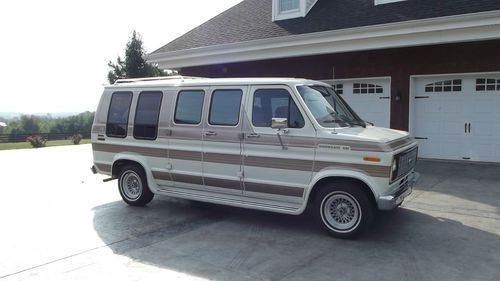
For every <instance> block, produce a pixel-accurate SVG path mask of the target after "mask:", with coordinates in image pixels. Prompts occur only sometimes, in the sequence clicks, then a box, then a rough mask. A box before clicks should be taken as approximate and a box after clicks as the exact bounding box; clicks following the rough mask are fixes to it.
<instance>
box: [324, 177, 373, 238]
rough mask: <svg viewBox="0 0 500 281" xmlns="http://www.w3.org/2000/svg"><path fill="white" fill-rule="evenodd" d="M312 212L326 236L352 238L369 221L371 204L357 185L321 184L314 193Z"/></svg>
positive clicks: (366, 225)
mask: <svg viewBox="0 0 500 281" xmlns="http://www.w3.org/2000/svg"><path fill="white" fill-rule="evenodd" d="M314 213H315V217H316V220H317V221H318V223H319V224H320V225H321V227H322V228H323V229H324V230H326V231H327V232H328V233H329V234H330V235H332V236H335V237H339V238H353V237H355V236H356V235H358V234H360V233H361V232H362V231H363V230H364V229H365V228H366V227H368V226H369V225H370V224H371V223H372V221H373V217H374V207H373V204H372V202H371V201H370V198H369V197H368V195H367V194H366V193H365V192H364V191H363V190H362V189H361V188H360V187H358V186H351V185H350V184H346V183H339V184H338V185H337V184H335V185H333V186H325V187H324V188H323V189H322V190H320V191H319V192H318V193H317V196H316V198H315V204H314Z"/></svg>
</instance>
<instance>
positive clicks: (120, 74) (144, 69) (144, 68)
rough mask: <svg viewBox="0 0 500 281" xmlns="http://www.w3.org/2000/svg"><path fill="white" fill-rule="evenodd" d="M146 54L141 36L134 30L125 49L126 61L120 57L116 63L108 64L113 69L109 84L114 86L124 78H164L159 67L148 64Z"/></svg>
mask: <svg viewBox="0 0 500 281" xmlns="http://www.w3.org/2000/svg"><path fill="white" fill-rule="evenodd" d="M145 54H146V52H145V51H144V47H143V45H142V38H141V35H140V34H139V33H137V32H136V31H135V30H134V31H133V32H132V37H130V40H129V41H128V43H127V46H126V49H125V60H122V59H121V58H120V57H118V58H117V60H116V63H114V62H112V61H109V62H108V66H109V68H111V70H110V71H109V72H108V81H109V83H111V84H113V83H115V81H116V80H117V79H124V78H141V77H151V76H162V75H163V72H162V71H161V70H160V69H159V68H158V67H157V66H155V65H152V64H150V63H148V62H146V60H145V59H144V55H145Z"/></svg>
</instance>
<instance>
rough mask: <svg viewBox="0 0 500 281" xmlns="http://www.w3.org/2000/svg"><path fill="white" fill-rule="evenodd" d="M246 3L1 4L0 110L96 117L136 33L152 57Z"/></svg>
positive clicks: (116, 0) (19, 0)
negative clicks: (113, 64) (111, 64)
mask: <svg viewBox="0 0 500 281" xmlns="http://www.w3.org/2000/svg"><path fill="white" fill-rule="evenodd" d="M239 2H241V0H210V1H207V0H178V1H174V0H141V1H137V0H134V1H132V0H104V1H95V0H94V1H67V0H65V1H64V0H44V1H40V0H16V1H0V36H1V38H2V39H1V41H0V112H21V113H49V112H82V111H86V110H89V111H95V109H96V107H97V103H98V101H99V97H100V95H101V93H102V89H103V85H104V83H106V82H107V79H106V76H107V72H108V70H109V69H108V66H107V62H108V61H109V60H113V61H115V60H116V58H117V57H118V56H119V55H120V56H121V57H122V58H123V56H124V51H125V45H126V43H127V41H128V39H129V37H130V35H131V33H132V30H136V31H138V32H139V33H140V34H141V35H142V40H143V42H144V47H145V49H146V51H147V52H152V51H154V50H156V49H158V48H160V47H161V46H163V45H165V44H167V43H168V42H170V41H172V40H173V39H175V38H177V37H179V36H180V35H182V34H184V33H186V32H187V31H189V30H191V29H192V28H194V27H196V26H198V25H200V24H202V23H203V22H205V21H207V20H208V19H210V18H212V17H214V16H216V15H217V14H219V13H221V12H222V11H224V10H226V9H228V8H230V7H232V6H234V5H236V4H237V3H239Z"/></svg>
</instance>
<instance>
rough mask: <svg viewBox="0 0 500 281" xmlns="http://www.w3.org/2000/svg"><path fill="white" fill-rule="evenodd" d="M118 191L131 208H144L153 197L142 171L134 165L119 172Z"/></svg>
mask: <svg viewBox="0 0 500 281" xmlns="http://www.w3.org/2000/svg"><path fill="white" fill-rule="evenodd" d="M118 190H119V191H120V195H121V197H122V199H123V201H125V202H126V203H127V204H129V205H132V206H145V205H146V204H148V203H149V202H151V200H153V196H154V194H153V193H152V192H151V190H149V186H148V182H147V180H146V175H145V174H144V171H143V170H142V169H141V168H139V167H137V166H135V165H129V166H125V167H124V168H123V169H122V170H121V171H120V177H119V178H118Z"/></svg>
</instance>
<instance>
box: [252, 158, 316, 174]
mask: <svg viewBox="0 0 500 281" xmlns="http://www.w3.org/2000/svg"><path fill="white" fill-rule="evenodd" d="M243 161H244V165H245V166H255V167H266V168H275V169H284V170H297V171H312V163H313V161H311V160H298V159H285V158H274V157H260V156H247V157H245V159H244V160H243Z"/></svg>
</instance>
